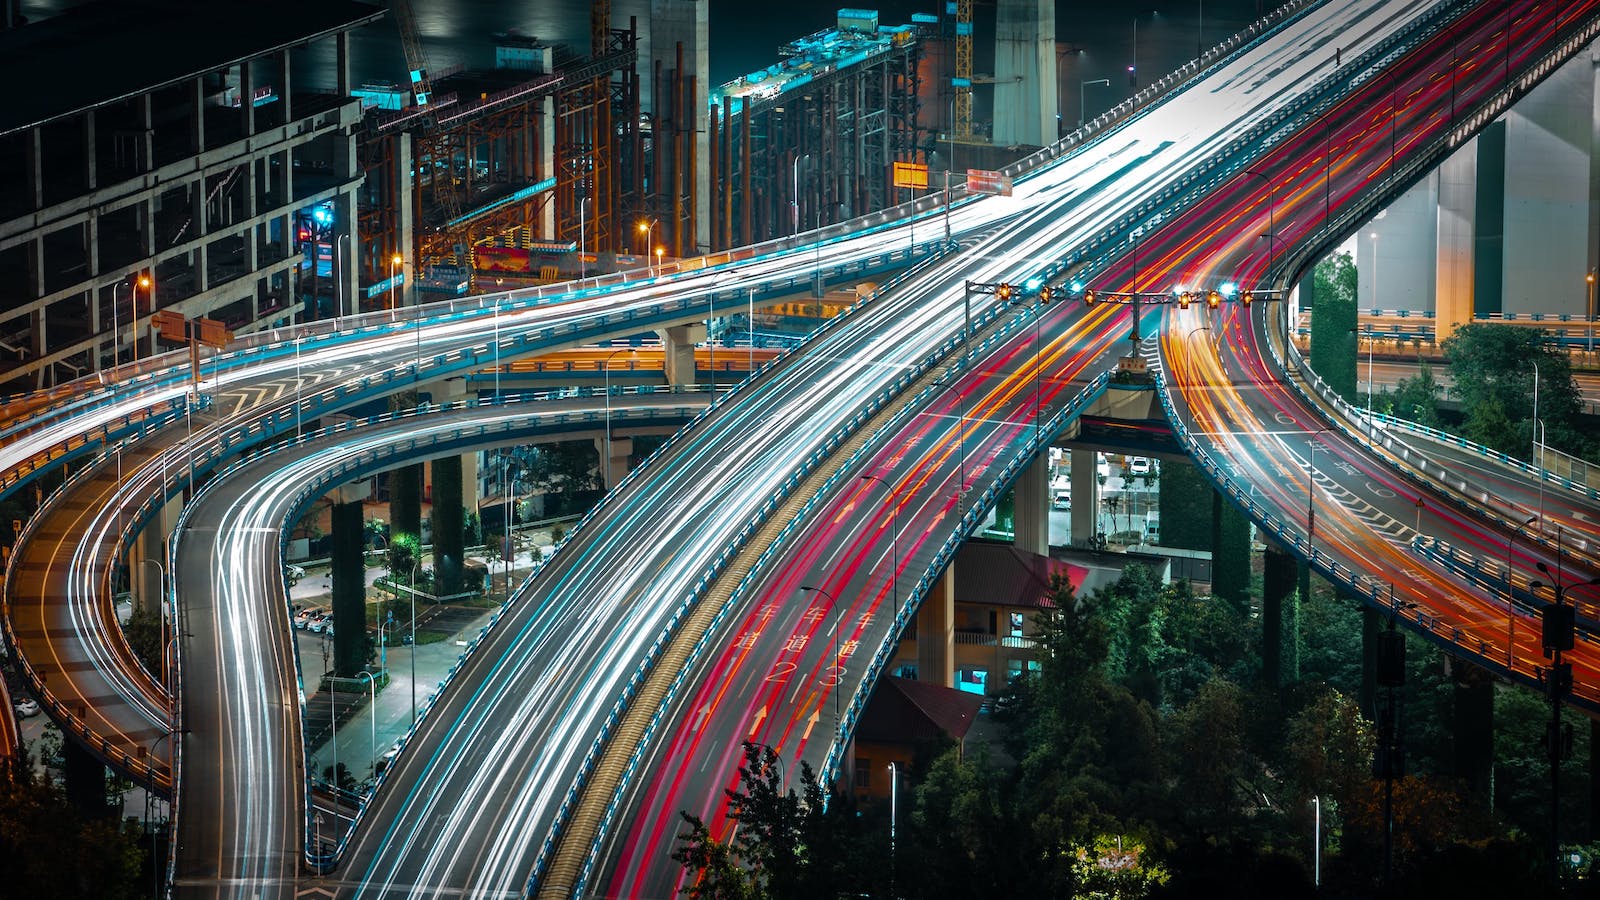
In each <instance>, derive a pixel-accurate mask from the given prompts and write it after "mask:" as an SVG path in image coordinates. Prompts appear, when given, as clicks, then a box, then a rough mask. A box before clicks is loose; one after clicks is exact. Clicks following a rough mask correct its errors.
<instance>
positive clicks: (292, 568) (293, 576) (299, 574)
mask: <svg viewBox="0 0 1600 900" xmlns="http://www.w3.org/2000/svg"><path fill="white" fill-rule="evenodd" d="M304 577H306V570H305V569H304V568H302V567H300V566H297V565H294V564H293V563H290V564H289V565H287V566H284V567H283V580H284V581H287V582H288V583H289V587H294V586H295V585H297V584H299V583H300V579H302V578H304Z"/></svg>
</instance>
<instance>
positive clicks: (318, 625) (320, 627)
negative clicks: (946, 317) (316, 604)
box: [306, 613, 333, 634]
mask: <svg viewBox="0 0 1600 900" xmlns="http://www.w3.org/2000/svg"><path fill="white" fill-rule="evenodd" d="M332 624H333V614H332V613H327V614H318V615H314V616H312V617H311V621H310V622H309V623H307V624H306V629H307V630H309V631H310V632H311V633H312V634H321V633H322V632H323V631H325V630H327V628H328V626H329V625H332Z"/></svg>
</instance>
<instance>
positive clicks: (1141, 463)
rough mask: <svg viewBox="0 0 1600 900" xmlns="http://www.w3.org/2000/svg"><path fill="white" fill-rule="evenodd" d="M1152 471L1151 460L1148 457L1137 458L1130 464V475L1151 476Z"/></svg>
mask: <svg viewBox="0 0 1600 900" xmlns="http://www.w3.org/2000/svg"><path fill="white" fill-rule="evenodd" d="M1150 471H1151V466H1150V458H1149V457H1147V456H1135V457H1134V458H1133V459H1132V460H1131V461H1129V463H1128V474H1129V475H1149V474H1150Z"/></svg>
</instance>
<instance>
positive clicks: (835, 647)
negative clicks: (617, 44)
mask: <svg viewBox="0 0 1600 900" xmlns="http://www.w3.org/2000/svg"><path fill="white" fill-rule="evenodd" d="M800 590H802V591H808V592H814V593H818V594H821V595H822V596H824V597H826V598H828V605H829V606H832V607H833V665H832V666H830V667H829V668H831V669H833V691H832V693H833V737H834V740H838V738H839V727H840V726H841V725H842V724H843V723H842V721H841V720H840V718H839V685H840V684H841V683H842V679H841V678H840V677H839V676H840V675H841V674H842V670H840V668H839V616H840V614H841V613H842V612H843V610H841V609H839V601H838V600H837V599H835V598H834V596H833V595H832V594H830V593H828V592H827V591H825V590H823V589H822V588H819V587H812V586H811V585H806V584H802V585H800Z"/></svg>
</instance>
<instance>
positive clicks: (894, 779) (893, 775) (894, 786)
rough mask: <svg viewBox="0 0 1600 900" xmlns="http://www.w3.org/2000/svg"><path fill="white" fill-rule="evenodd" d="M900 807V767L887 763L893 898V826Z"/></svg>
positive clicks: (890, 881)
mask: <svg viewBox="0 0 1600 900" xmlns="http://www.w3.org/2000/svg"><path fill="white" fill-rule="evenodd" d="M899 807H900V767H899V765H898V764H897V763H895V762H893V761H891V762H890V763H889V896H891V897H893V896H894V876H895V869H896V868H897V865H898V860H897V858H896V856H895V846H894V841H895V830H896V829H895V826H896V825H897V824H898V818H897V816H898V810H899Z"/></svg>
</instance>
